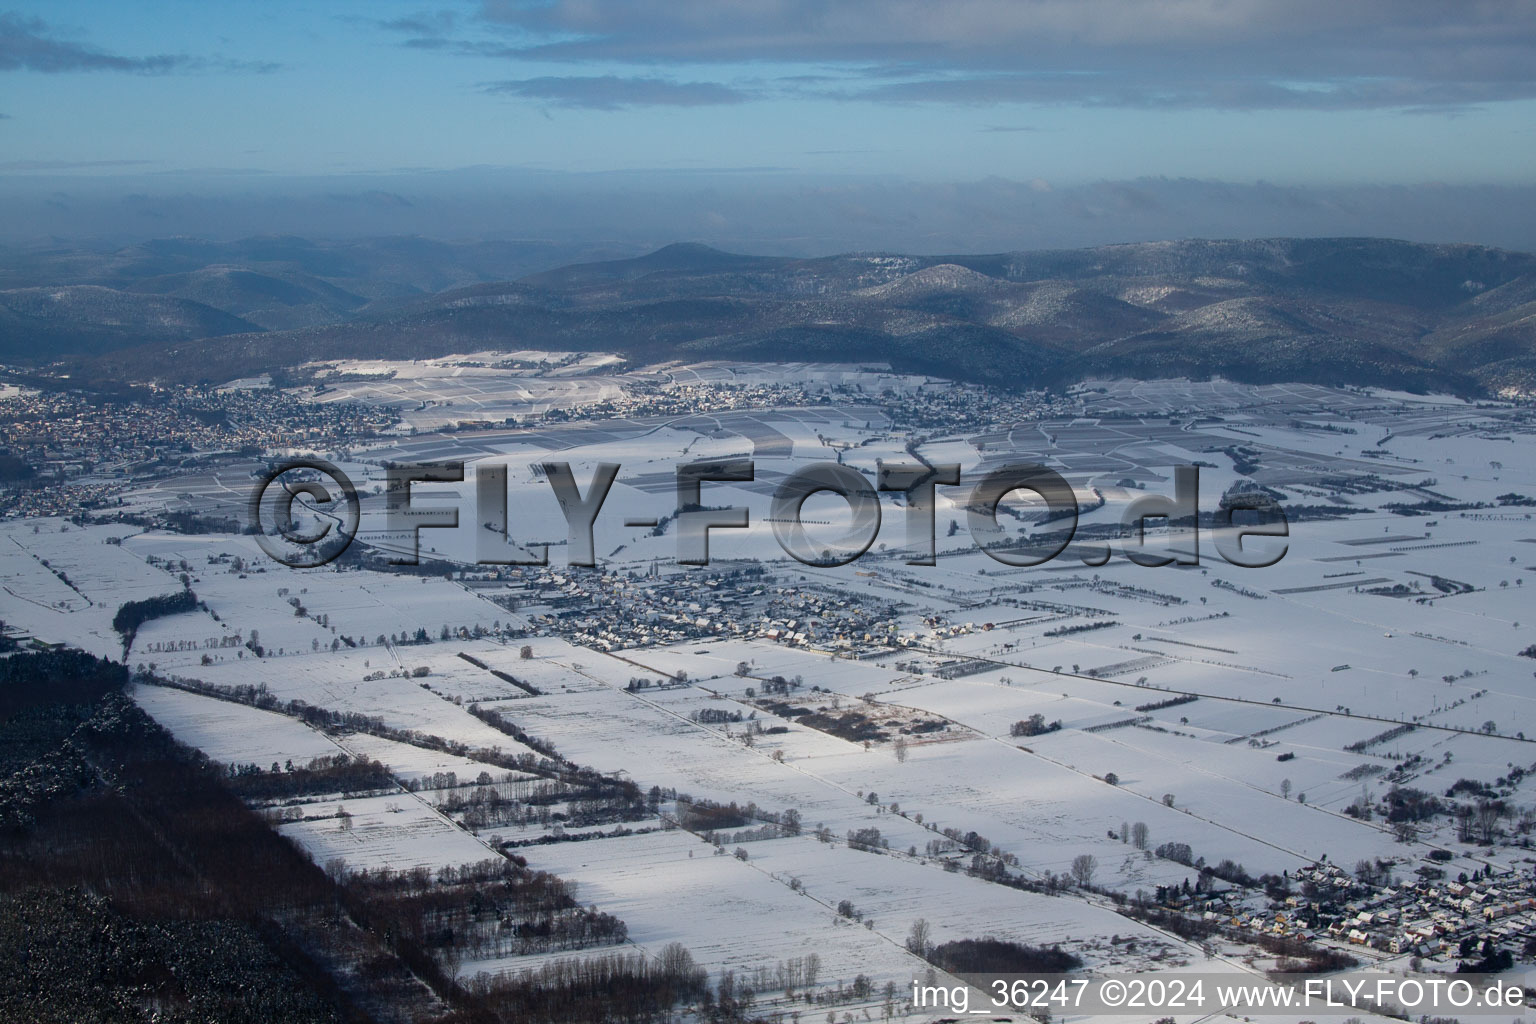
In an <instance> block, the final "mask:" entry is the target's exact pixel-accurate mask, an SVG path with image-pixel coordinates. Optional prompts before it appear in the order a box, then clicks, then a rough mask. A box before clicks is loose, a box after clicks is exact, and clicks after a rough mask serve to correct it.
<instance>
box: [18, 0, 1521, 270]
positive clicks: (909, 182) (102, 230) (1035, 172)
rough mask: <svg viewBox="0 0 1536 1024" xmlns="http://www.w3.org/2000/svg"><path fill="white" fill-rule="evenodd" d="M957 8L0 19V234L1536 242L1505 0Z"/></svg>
mask: <svg viewBox="0 0 1536 1024" xmlns="http://www.w3.org/2000/svg"><path fill="white" fill-rule="evenodd" d="M944 11H945V13H944V14H943V15H938V14H936V13H935V12H934V11H933V10H932V9H930V8H928V7H926V6H925V5H922V4H917V3H912V2H907V0H897V2H893V3H876V2H873V0H860V2H857V3H848V4H842V5H837V6H836V7H830V6H827V5H825V4H821V3H814V2H811V0H799V2H795V3H786V4H782V5H778V6H776V7H773V8H752V7H730V6H715V5H710V4H693V3H690V4H659V5H654V6H651V5H640V6H634V5H612V4H576V3H569V2H564V0H560V2H552V3H548V4H538V5H528V4H519V3H507V2H500V0H486V2H483V3H473V2H449V3H439V4H437V5H430V4H426V5H424V4H419V3H415V2H410V0H390V2H388V3H382V4H363V3H349V4H344V5H340V6H334V7H328V8H326V9H324V10H309V9H307V8H304V7H303V6H301V5H297V4H274V5H263V6H260V7H251V8H240V7H222V6H220V7H202V6H199V5H195V4H190V3H182V2H177V3H174V4H172V5H170V6H169V7H168V6H167V5H166V4H164V3H158V2H154V0H132V2H127V3H122V4H105V3H101V2H99V0H64V2H57V3H47V4H44V3H39V2H32V0H21V2H16V3H13V4H10V5H7V6H3V7H0V74H3V75H4V76H5V79H6V82H7V91H6V94H5V97H4V99H3V101H0V148H3V150H4V152H5V154H6V158H5V159H3V160H0V201H4V202H5V203H6V205H7V207H8V210H9V212H10V216H8V218H7V223H6V224H5V225H4V226H3V227H0V238H4V239H5V240H8V241H12V242H15V241H24V240H37V239H47V238H49V237H56V238H61V239H74V240H78V239H88V238H110V239H117V240H123V241H133V240H142V239H145V238H152V237H158V236H163V235H167V234H170V235H177V234H198V235H204V236H207V237H214V238H231V237H236V236H240V235H246V234H252V233H254V230H253V229H254V228H255V227H256V226H260V225H275V229H276V230H278V231H279V232H289V231H292V232H295V233H309V234H315V235H319V236H323V237H330V238H339V237H361V236H363V235H377V234H390V233H405V234H424V235H427V236H429V237H451V238H464V237H494V236H504V235H507V234H511V235H518V236H521V237H542V238H549V239H551V240H554V241H558V242H580V243H601V242H613V243H618V244H623V245H630V246H634V245H646V244H651V245H655V244H661V243H663V242H665V241H666V240H668V239H670V238H691V239H699V240H701V241H709V242H711V243H712V244H721V245H724V246H726V247H729V246H730V245H738V246H743V247H745V248H747V249H748V250H752V251H768V252H776V253H779V252H782V253H786V254H789V253H794V254H800V255H804V254H806V253H808V252H809V251H813V250H814V251H830V250H836V251H847V250H860V249H869V248H886V249H892V250H896V251H908V252H918V251H922V252H932V251H939V250H943V249H949V250H956V251H962V250H966V251H978V250H1000V249H1027V248H1038V247H1058V246H1059V247H1078V246H1084V245H1093V244H1100V243H1103V242H1111V241H1137V240H1152V239H1170V238H1180V237H1189V236H1190V235H1191V234H1194V235H1199V236H1208V237H1238V238H1253V237H1265V236H1271V235H1287V236H1307V237H1314V236H1332V235H1345V236H1352V235H1370V236H1382V237H1403V238H1406V239H1409V240H1415V241H1437V242H1472V243H1481V244H1491V245H1499V246H1505V247H1515V248H1531V247H1536V214H1532V213H1530V212H1529V211H1530V210H1532V209H1533V208H1536V179H1533V177H1532V173H1531V169H1532V168H1533V167H1536V72H1533V71H1532V67H1536V62H1532V61H1530V60H1529V59H1528V58H1529V55H1530V53H1531V52H1532V49H1533V47H1536V11H1533V9H1532V8H1531V7H1530V6H1529V5H1525V4H1521V3H1519V2H1517V0H1508V2H1501V0H1496V2H1488V3H1483V4H1478V5H1475V6H1473V5H1454V6H1452V5H1440V4H1426V3H1415V4H1382V3H1371V4H1354V5H1349V6H1348V7H1343V8H1341V7H1339V6H1338V5H1330V4H1325V3H1322V2H1321V0H1318V2H1312V0H1308V2H1307V3H1302V4H1295V3H1281V2H1278V0H1244V2H1243V3H1240V4H1221V3H1214V2H1209V0H1183V2H1181V3H1178V4H1173V5H1158V4H1152V3H1147V2H1141V0H1110V2H1108V3H1107V4H1100V5H1096V6H1091V7H1090V6H1086V5H1081V6H1080V5H1074V4H1070V3H1065V2H1063V0H1036V2H1032V3H1029V4H1018V5H1005V6H1002V7H999V6H997V5H995V4H991V3H990V2H988V0H955V2H954V3H951V4H950V5H948V6H947V7H946V8H945V9H944ZM646 208H649V209H646ZM433 226H436V230H432V228H433ZM972 237H976V238H977V239H978V244H970V245H960V244H956V243H958V242H961V241H963V240H965V239H967V238H972ZM982 239H986V240H987V241H986V244H979V242H980V241H981V240H982Z"/></svg>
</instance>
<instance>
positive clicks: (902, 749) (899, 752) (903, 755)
mask: <svg viewBox="0 0 1536 1024" xmlns="http://www.w3.org/2000/svg"><path fill="white" fill-rule="evenodd" d="M895 751H896V761H897V763H899V764H906V763H907V738H906V737H905V736H898V737H896V746H895Z"/></svg>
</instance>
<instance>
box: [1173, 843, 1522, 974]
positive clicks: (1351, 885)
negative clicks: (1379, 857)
mask: <svg viewBox="0 0 1536 1024" xmlns="http://www.w3.org/2000/svg"><path fill="white" fill-rule="evenodd" d="M1292 878H1293V879H1294V880H1295V881H1296V882H1299V883H1301V885H1302V886H1303V887H1304V891H1305V892H1306V893H1309V894H1310V895H1291V896H1287V897H1285V899H1284V900H1283V901H1281V902H1280V903H1279V904H1276V905H1273V906H1270V907H1268V908H1263V909H1255V908H1247V907H1242V906H1233V905H1231V904H1229V903H1226V902H1225V901H1224V899H1223V898H1222V897H1220V896H1212V897H1211V898H1208V899H1206V900H1204V901H1196V900H1189V901H1188V902H1189V903H1190V904H1191V907H1192V909H1197V910H1199V911H1200V912H1201V914H1202V917H1203V918H1204V919H1205V920H1207V921H1211V922H1213V923H1217V924H1222V925H1227V926H1230V927H1235V928H1241V929H1244V930H1247V931H1251V932H1255V933H1257V934H1264V935H1274V936H1282V937H1293V938H1298V939H1302V940H1305V941H1313V940H1318V939H1324V938H1327V939H1333V940H1335V941H1337V942H1342V943H1347V944H1349V945H1354V946H1365V947H1368V948H1370V949H1375V950H1379V951H1380V952H1383V953H1393V954H1398V953H1411V954H1415V955H1417V956H1422V957H1442V958H1443V957H1456V956H1457V955H1458V948H1459V946H1460V942H1461V940H1463V939H1466V938H1472V939H1475V940H1476V941H1477V943H1478V944H1479V946H1480V945H1481V943H1482V941H1483V940H1484V939H1489V938H1491V939H1493V941H1494V943H1495V944H1496V945H1499V946H1501V947H1507V948H1509V949H1510V950H1511V951H1512V952H1516V953H1518V952H1519V951H1520V949H1521V947H1522V946H1523V944H1524V942H1525V941H1526V940H1527V939H1529V938H1531V937H1533V936H1536V884H1533V882H1532V880H1531V879H1529V878H1520V877H1517V876H1516V875H1515V874H1514V873H1513V872H1509V873H1506V874H1504V875H1502V876H1498V877H1495V878H1489V879H1482V880H1479V881H1475V882H1474V881H1466V882H1461V881H1451V882H1446V881H1422V882H1416V883H1412V884H1406V883H1405V884H1402V885H1399V886H1384V887H1377V886H1371V885H1367V884H1365V883H1363V882H1361V881H1360V880H1359V879H1357V878H1355V877H1354V876H1353V875H1351V874H1349V873H1348V872H1346V871H1344V870H1343V869H1342V868H1340V867H1338V866H1337V865H1334V864H1328V863H1326V862H1322V863H1316V864H1311V865H1308V866H1307V867H1305V868H1302V869H1301V870H1299V871H1297V872H1295V873H1294V874H1293V875H1292Z"/></svg>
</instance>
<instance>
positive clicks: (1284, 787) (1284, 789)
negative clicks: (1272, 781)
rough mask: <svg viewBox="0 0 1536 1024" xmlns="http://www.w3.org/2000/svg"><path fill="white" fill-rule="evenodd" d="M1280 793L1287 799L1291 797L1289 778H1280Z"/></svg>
mask: <svg viewBox="0 0 1536 1024" xmlns="http://www.w3.org/2000/svg"><path fill="white" fill-rule="evenodd" d="M1280 795H1281V796H1283V797H1285V799H1287V800H1289V799H1290V798H1291V780H1290V779H1281V780H1280Z"/></svg>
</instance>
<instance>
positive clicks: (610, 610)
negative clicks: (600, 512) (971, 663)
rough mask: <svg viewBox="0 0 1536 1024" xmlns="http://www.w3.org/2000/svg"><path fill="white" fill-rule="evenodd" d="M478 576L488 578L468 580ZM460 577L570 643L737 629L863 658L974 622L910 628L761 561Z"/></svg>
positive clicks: (640, 642) (895, 613)
mask: <svg viewBox="0 0 1536 1024" xmlns="http://www.w3.org/2000/svg"><path fill="white" fill-rule="evenodd" d="M477 575H478V576H481V577H483V578H479V579H476V578H471V577H474V576H477ZM463 582H464V584H465V585H466V586H467V587H470V588H471V589H473V590H475V591H477V592H479V593H482V594H485V595H486V596H488V597H491V598H492V599H493V600H497V601H498V602H500V603H502V604H503V605H504V606H506V607H509V608H515V609H516V610H517V611H519V612H520V613H521V614H522V615H524V616H525V617H526V618H527V619H528V620H529V621H531V622H533V623H535V624H537V625H539V626H541V627H543V628H548V629H555V628H558V629H559V630H560V632H561V635H563V636H565V637H566V638H567V639H569V640H571V641H572V642H573V643H578V644H581V645H583V646H587V647H593V648H596V649H598V650H603V651H617V650H624V649H627V648H636V647H652V646H656V645H659V644H668V643H676V642H678V641H683V640H694V639H700V638H703V637H719V636H734V637H754V638H760V639H765V640H772V641H775V642H778V643H783V644H788V645H791V646H797V647H803V648H806V649H808V650H818V651H825V652H830V653H835V654H839V655H841V656H844V657H849V658H866V657H876V656H878V655H883V654H887V653H889V651H890V649H891V647H892V646H893V645H901V644H908V645H910V644H917V643H925V642H930V641H931V640H932V638H933V637H934V636H936V635H938V634H939V632H941V631H942V632H943V633H944V635H950V634H951V633H952V632H955V631H967V630H968V629H969V628H970V627H969V626H968V625H967V626H966V627H964V628H962V627H951V626H949V625H948V624H937V625H924V626H923V627H922V628H921V629H920V630H918V631H915V632H905V633H903V632H900V631H899V627H898V625H897V620H898V617H899V615H900V608H899V607H898V606H895V605H893V604H891V603H890V602H888V601H884V600H880V599H876V598H860V597H857V596H850V595H849V594H847V593H843V592H838V591H835V590H831V589H828V590H826V591H825V592H823V591H820V590H815V589H809V588H804V587H788V586H778V585H775V583H774V581H773V579H772V578H771V577H770V576H769V575H768V574H767V573H766V572H765V571H764V570H762V569H761V568H758V567H755V566H754V567H749V568H742V569H726V570H722V571H720V572H718V573H714V574H712V575H710V576H707V577H702V578H701V577H699V576H695V575H692V574H674V575H671V576H668V575H650V576H638V575H631V574H628V573H563V572H560V571H558V570H543V571H539V572H537V573H531V572H529V573H524V572H520V571H519V570H516V569H511V570H504V571H503V572H501V573H486V574H466V578H465V579H464V580H463Z"/></svg>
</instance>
